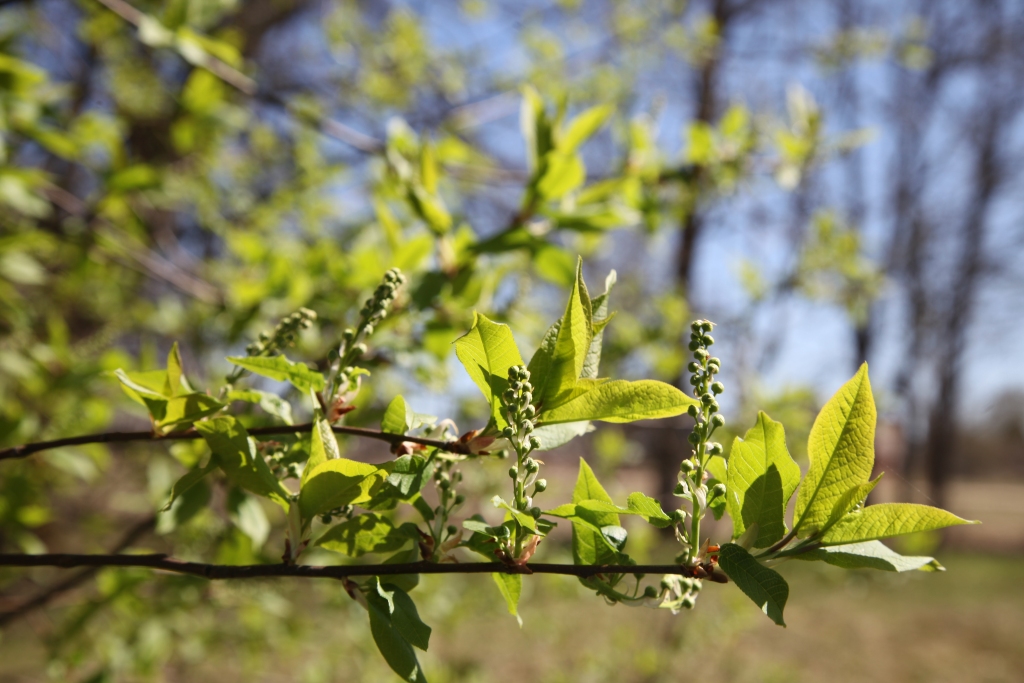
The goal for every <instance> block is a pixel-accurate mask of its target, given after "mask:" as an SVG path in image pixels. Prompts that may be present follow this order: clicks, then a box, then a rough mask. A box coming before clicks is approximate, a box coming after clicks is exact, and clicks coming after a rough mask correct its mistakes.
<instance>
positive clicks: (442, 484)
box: [438, 479, 452, 491]
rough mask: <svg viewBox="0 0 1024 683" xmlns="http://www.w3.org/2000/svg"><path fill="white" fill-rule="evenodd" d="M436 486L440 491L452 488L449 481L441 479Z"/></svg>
mask: <svg viewBox="0 0 1024 683" xmlns="http://www.w3.org/2000/svg"><path fill="white" fill-rule="evenodd" d="M438 486H440V487H441V490H442V491H447V490H448V489H450V488H451V487H452V482H451V481H450V480H449V479H442V480H441V481H440V482H438Z"/></svg>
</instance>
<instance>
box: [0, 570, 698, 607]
mask: <svg viewBox="0 0 1024 683" xmlns="http://www.w3.org/2000/svg"><path fill="white" fill-rule="evenodd" d="M0 567H61V568H70V567H91V568H101V567H145V568H148V569H157V570H161V571H167V572H173V573H175V574H190V575H192V576H201V577H203V578H207V579H212V580H219V579H256V578H278V577H298V578H308V579H313V578H324V579H340V578H345V577H349V576H395V575H400V574H491V573H494V572H498V573H502V574H561V575H564V576H578V577H582V578H589V577H593V576H598V575H601V574H680V575H685V576H692V574H693V568H692V567H685V566H683V565H679V564H665V565H659V564H637V565H574V564H545V563H532V564H524V565H509V564H502V563H500V562H465V563H458V562H452V563H443V564H442V563H435V562H406V563H401V564H362V565H351V564H350V565H340V566H332V567H316V566H313V565H304V564H249V565H227V564H204V563H201V562H186V561H184V560H178V559H175V558H173V557H168V556H167V555H162V554H150V555H120V554H112V555H58V554H51V555H25V554H20V553H15V554H0ZM8 614H11V613H10V612H7V613H4V614H0V625H3V623H4V620H5V619H6V618H7V615H8Z"/></svg>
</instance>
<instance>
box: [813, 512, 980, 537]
mask: <svg viewBox="0 0 1024 683" xmlns="http://www.w3.org/2000/svg"><path fill="white" fill-rule="evenodd" d="M960 524H978V522H976V521H970V520H966V519H961V518H959V517H957V516H956V515H954V514H953V513H952V512H946V511H945V510H941V509H939V508H934V507H931V506H930V505H916V504H914V503H880V504H878V505H869V506H868V507H866V508H864V509H863V510H859V511H857V512H851V513H850V514H848V515H846V516H845V517H843V518H842V519H841V520H840V521H839V522H838V523H837V524H836V525H835V526H833V527H832V528H831V529H829V530H828V531H826V532H825V534H824V535H823V536H822V537H821V544H822V545H842V544H847V543H860V542H861V541H871V540H877V539H882V538H892V537H893V536H902V535H903V534H912V533H914V532H917V531H934V530H936V529H944V528H945V527H949V526H957V525H960Z"/></svg>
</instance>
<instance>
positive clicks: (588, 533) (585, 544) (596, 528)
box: [572, 458, 621, 565]
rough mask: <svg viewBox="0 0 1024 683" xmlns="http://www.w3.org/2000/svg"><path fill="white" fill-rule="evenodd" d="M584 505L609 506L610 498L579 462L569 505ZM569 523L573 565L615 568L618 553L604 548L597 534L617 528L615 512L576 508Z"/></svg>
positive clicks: (604, 542) (605, 544) (605, 543)
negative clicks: (594, 502)
mask: <svg viewBox="0 0 1024 683" xmlns="http://www.w3.org/2000/svg"><path fill="white" fill-rule="evenodd" d="M584 501H598V502H603V503H608V504H612V505H614V503H612V499H611V496H609V495H608V492H607V491H605V490H604V487H603V486H601V482H599V481H598V480H597V477H596V476H595V475H594V471H593V470H592V469H590V465H588V464H587V462H586V461H585V460H583V459H582V458H580V472H579V475H578V476H577V478H576V486H575V487H574V488H573V492H572V502H573V503H574V504H577V505H578V504H580V503H583V502H584ZM576 517H577V518H578V519H573V520H572V557H573V563H574V564H588V565H589V564H615V563H616V561H617V560H619V559H620V557H621V556H620V555H619V553H617V552H616V551H615V550H613V549H612V548H611V547H609V545H608V537H607V536H606V535H605V534H603V533H602V532H601V529H602V528H604V527H613V526H614V527H617V526H619V515H618V514H617V513H615V512H597V511H592V510H585V509H580V508H577V510H576Z"/></svg>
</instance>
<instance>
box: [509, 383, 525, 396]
mask: <svg viewBox="0 0 1024 683" xmlns="http://www.w3.org/2000/svg"><path fill="white" fill-rule="evenodd" d="M508 386H509V389H511V390H512V391H513V392H516V391H519V390H520V389H522V388H523V383H522V382H511V383H510V384H509V385H508ZM512 396H513V398H514V397H515V394H514V393H513V394H512Z"/></svg>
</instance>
